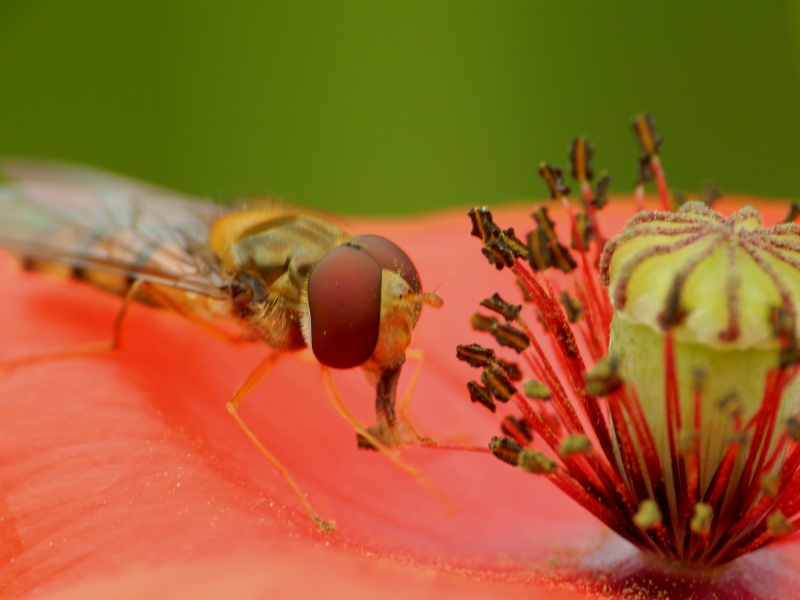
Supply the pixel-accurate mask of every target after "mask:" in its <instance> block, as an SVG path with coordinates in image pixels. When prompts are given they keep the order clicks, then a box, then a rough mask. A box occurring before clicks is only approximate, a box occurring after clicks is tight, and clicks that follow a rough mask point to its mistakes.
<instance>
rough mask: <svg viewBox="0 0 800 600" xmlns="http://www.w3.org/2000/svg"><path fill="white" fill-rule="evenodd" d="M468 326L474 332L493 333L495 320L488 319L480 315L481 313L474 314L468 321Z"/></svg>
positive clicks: (492, 318) (495, 325) (495, 327)
mask: <svg viewBox="0 0 800 600" xmlns="http://www.w3.org/2000/svg"><path fill="white" fill-rule="evenodd" d="M469 323H470V325H472V328H473V329H474V330H475V331H488V332H489V333H492V332H494V330H495V329H497V325H498V322H497V319H495V318H494V317H489V316H486V315H482V314H481V313H475V314H474V315H472V317H470V320H469Z"/></svg>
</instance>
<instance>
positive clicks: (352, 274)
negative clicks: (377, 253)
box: [308, 245, 381, 369]
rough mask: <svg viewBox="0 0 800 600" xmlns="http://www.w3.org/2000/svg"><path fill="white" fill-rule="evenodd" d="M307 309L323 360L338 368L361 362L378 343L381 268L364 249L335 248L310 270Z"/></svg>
mask: <svg viewBox="0 0 800 600" xmlns="http://www.w3.org/2000/svg"><path fill="white" fill-rule="evenodd" d="M308 310H309V316H310V319H309V320H310V324H311V349H312V351H313V352H314V356H315V357H316V358H317V360H318V361H319V362H321V363H322V364H323V365H327V366H329V367H333V368H335V369H349V368H351V367H356V366H358V365H361V364H363V363H364V362H366V360H367V359H368V358H369V357H370V356H372V353H373V352H374V351H375V346H376V345H377V343H378V329H379V327H380V321H381V266H380V265H379V264H378V263H377V262H376V261H375V259H374V258H373V257H372V256H370V255H369V254H368V253H367V252H364V251H363V250H361V249H360V248H355V247H352V246H349V245H344V246H339V247H338V248H334V249H333V250H331V251H330V252H328V253H327V254H326V255H325V256H323V257H322V260H320V261H319V262H318V263H317V265H316V266H315V267H314V270H313V271H311V276H310V278H309V280H308Z"/></svg>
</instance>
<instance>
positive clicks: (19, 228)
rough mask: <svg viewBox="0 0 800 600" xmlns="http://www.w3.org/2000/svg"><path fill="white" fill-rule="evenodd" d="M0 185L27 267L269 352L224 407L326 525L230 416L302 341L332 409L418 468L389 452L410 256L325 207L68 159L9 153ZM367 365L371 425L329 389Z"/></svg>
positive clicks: (419, 302)
mask: <svg viewBox="0 0 800 600" xmlns="http://www.w3.org/2000/svg"><path fill="white" fill-rule="evenodd" d="M4 172H5V173H6V175H7V176H8V177H9V178H10V181H9V182H8V183H5V184H3V185H1V186H0V247H2V248H5V249H6V250H8V251H10V252H11V253H12V254H15V255H17V256H18V257H20V259H21V261H22V264H23V266H25V267H27V268H29V269H31V270H41V271H48V272H51V273H56V274H60V275H62V276H68V277H73V278H76V279H80V280H83V281H86V282H88V283H90V284H93V285H95V286H97V287H99V288H101V289H104V290H107V291H110V292H113V293H116V294H119V295H121V296H123V297H124V301H123V307H122V309H121V311H120V315H119V317H118V318H117V323H116V325H115V328H114V335H113V340H112V344H111V345H112V346H114V345H116V344H117V343H118V340H119V333H120V324H121V323H122V317H123V316H124V313H125V310H126V308H127V306H128V304H129V303H130V302H131V301H133V300H136V301H142V302H146V303H149V304H152V305H156V306H160V307H164V308H168V309H171V310H174V311H176V312H178V313H180V314H181V315H183V316H185V317H187V318H189V319H191V320H193V321H195V322H198V323H201V324H205V325H206V326H209V324H211V323H214V322H215V321H218V320H222V321H228V322H233V323H235V325H236V326H237V329H239V330H240V332H241V336H242V339H244V340H247V341H257V342H263V343H265V344H267V345H268V346H270V347H271V348H272V351H271V353H270V354H269V355H268V356H267V358H266V359H265V360H264V361H263V362H262V363H261V364H260V365H259V366H258V367H257V368H256V369H255V370H254V371H253V372H252V373H251V374H250V375H249V377H248V378H247V379H246V381H245V382H244V384H243V385H242V386H241V387H240V388H239V389H238V391H237V392H236V393H235V394H234V395H233V397H232V398H231V400H230V401H229V402H228V404H227V408H228V412H229V413H230V414H231V415H232V417H233V418H234V419H235V420H236V422H237V424H238V425H239V427H240V428H241V429H242V431H243V432H244V433H245V435H246V436H247V437H248V438H249V439H250V440H251V441H252V442H253V443H254V444H255V445H256V447H257V448H258V449H259V451H260V452H261V454H262V455H263V456H264V457H265V458H266V459H267V460H268V461H269V462H270V463H271V464H272V465H273V466H274V467H275V468H276V470H277V471H278V473H279V474H281V476H282V477H283V478H284V479H285V480H286V482H287V483H288V484H289V486H290V487H291V488H292V489H293V490H294V492H295V494H296V495H297V497H298V498H299V500H300V501H301V503H302V504H303V506H304V508H305V509H306V511H307V512H308V513H309V515H310V516H311V518H312V519H313V520H314V522H315V523H316V524H317V525H319V526H320V527H321V528H323V529H330V528H332V527H333V523H332V522H330V521H326V520H324V519H322V518H321V517H320V516H319V515H318V514H317V512H316V511H315V510H314V508H313V507H312V506H311V504H310V503H309V501H308V500H307V499H306V497H305V494H303V493H302V491H301V490H300V488H299V487H298V486H297V484H296V483H295V482H294V480H293V479H292V478H291V476H290V475H289V474H288V472H287V471H286V470H285V469H284V468H283V467H282V465H281V464H280V462H279V461H278V460H277V459H276V458H275V457H274V456H273V455H272V453H270V452H269V451H268V450H267V448H266V447H265V446H264V445H263V444H262V443H261V442H260V441H259V440H258V438H257V437H256V436H255V435H254V434H253V433H252V432H251V430H250V429H249V427H248V426H247V425H246V424H245V422H244V421H243V420H242V419H241V417H240V416H239V414H238V411H237V409H238V407H239V405H240V403H241V402H242V400H243V399H244V398H245V396H246V395H247V394H248V393H249V392H250V391H251V390H252V389H253V388H254V387H255V386H256V385H257V384H258V383H259V382H260V381H261V380H262V379H263V378H264V377H265V376H266V375H267V373H269V371H270V370H271V369H272V368H273V366H274V365H275V362H276V361H277V360H278V358H279V357H280V356H281V355H282V354H284V353H286V352H289V351H295V350H300V349H303V348H306V347H308V348H310V349H311V351H312V352H313V354H314V357H315V358H316V360H317V361H318V362H319V363H320V364H321V365H322V366H323V383H324V386H325V389H326V391H327V392H328V395H329V397H330V398H331V401H332V402H333V403H334V405H335V406H336V408H337V410H339V412H340V413H341V414H342V415H343V416H344V417H345V418H346V419H347V420H348V421H349V422H350V423H351V424H352V425H353V427H354V428H355V429H356V431H357V432H358V434H359V435H358V439H359V444H360V445H362V446H364V447H371V448H375V449H377V450H379V451H381V452H383V453H384V454H385V455H386V456H387V457H388V458H389V459H390V460H392V461H394V462H395V463H396V464H398V466H400V467H401V468H403V469H405V470H406V471H408V472H410V473H411V474H412V475H415V476H416V475H418V474H419V472H418V471H416V470H415V469H414V468H413V467H410V466H408V465H406V464H405V463H403V462H402V461H400V460H399V459H398V458H397V457H396V456H395V455H394V453H392V452H391V451H390V450H389V448H391V447H393V446H399V445H402V444H403V443H405V442H408V441H409V438H413V437H414V436H416V432H415V431H414V430H413V428H412V427H411V426H410V425H409V424H408V423H406V422H405V421H404V420H403V419H402V418H400V416H399V415H398V414H397V411H396V394H397V383H398V379H399V376H400V372H401V370H402V367H403V364H404V362H405V360H406V354H407V348H408V346H409V344H410V341H411V335H412V331H413V329H414V327H415V325H416V323H417V320H418V319H419V316H420V312H421V309H422V307H423V306H425V305H427V306H431V307H438V306H441V304H442V301H441V299H440V298H439V297H438V296H436V295H435V294H433V293H424V292H423V291H422V287H421V283H420V278H419V274H418V273H417V270H416V268H415V267H414V264H413V263H412V261H411V259H410V258H409V257H408V255H407V254H406V253H405V252H404V251H403V250H401V249H400V248H399V247H398V246H397V245H395V244H394V243H393V242H391V241H390V240H388V239H386V238H383V237H380V236H377V235H359V236H354V235H352V234H351V233H349V232H348V231H347V230H346V228H345V227H344V225H343V224H342V222H340V221H339V220H338V219H336V218H335V217H332V216H330V215H326V214H322V213H315V212H310V211H298V210H297V209H294V208H291V207H288V206H286V205H284V204H281V203H277V202H271V201H263V200H261V201H250V202H245V203H243V204H242V205H241V206H239V207H237V208H235V209H231V208H226V207H223V206H220V205H217V204H213V203H211V202H207V201H202V200H197V199H193V198H189V197H187V196H183V195H180V194H178V193H174V192H170V191H166V190H164V189H161V188H158V187H155V186H150V185H147V184H143V183H139V182H136V181H133V180H129V179H127V178H124V177H121V176H117V175H112V174H109V173H104V172H101V171H96V170H92V169H88V168H82V167H75V166H69V165H61V164H53V163H37V162H13V163H8V164H5V165H4ZM358 366H360V367H362V368H363V369H364V371H365V373H366V375H367V378H368V379H369V381H370V383H371V384H372V385H373V386H374V387H375V390H376V400H375V405H376V423H375V425H373V426H372V427H369V428H365V427H364V426H363V425H361V424H360V423H359V422H358V421H357V420H356V419H355V417H354V416H353V415H352V414H351V413H349V411H348V410H347V409H346V407H345V405H344V403H343V402H342V401H341V398H340V397H339V395H338V393H337V392H336V389H335V386H334V385H333V380H332V378H331V375H330V369H349V368H353V367H358Z"/></svg>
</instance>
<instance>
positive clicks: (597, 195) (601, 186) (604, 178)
mask: <svg viewBox="0 0 800 600" xmlns="http://www.w3.org/2000/svg"><path fill="white" fill-rule="evenodd" d="M610 185H611V176H610V175H609V174H608V173H603V174H602V175H601V176H600V179H598V180H597V184H596V185H595V188H594V196H593V197H592V199H591V200H590V201H589V203H590V204H591V205H592V206H594V207H595V208H598V209H599V208H603V207H604V206H605V205H606V204H608V186H610Z"/></svg>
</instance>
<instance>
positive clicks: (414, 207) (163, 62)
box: [0, 0, 800, 214]
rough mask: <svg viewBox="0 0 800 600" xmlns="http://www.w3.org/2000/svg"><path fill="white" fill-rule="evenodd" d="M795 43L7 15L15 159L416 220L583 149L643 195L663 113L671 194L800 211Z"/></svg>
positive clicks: (145, 9) (325, 15) (633, 23)
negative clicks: (637, 119) (413, 215)
mask: <svg viewBox="0 0 800 600" xmlns="http://www.w3.org/2000/svg"><path fill="white" fill-rule="evenodd" d="M601 6H602V7H603V8H601ZM798 31H800V8H799V7H798V5H797V3H788V2H766V3H757V2H749V3H746V2H736V3H713V4H710V3H709V4H704V3H697V2H688V1H685V0H682V1H678V2H669V3H667V2H647V3H644V2H630V1H626V2H615V3H597V2H586V1H580V2H579V1H576V2H563V1H559V2H555V1H547V2H545V1H533V0H530V1H524V0H493V1H486V2H479V1H476V0H461V1H458V0H438V1H436V0H425V1H422V0H405V1H399V0H382V1H378V0H375V1H367V0H340V1H338V2H329V1H317V2H312V1H303V0H277V1H256V0H251V1H236V0H233V1H228V2H197V1H196V0H137V1H109V0H72V1H66V2H65V1H63V0H0V154H3V155H9V154H10V155H33V156H46V157H57V158H62V159H68V160H74V161H81V162H86V163H89V164H94V165H98V166H101V167H104V168H108V169H113V170H117V171H121V172H123V173H127V174H130V175H133V176H135V177H139V178H143V179H146V180H149V181H155V182H158V183H161V184H164V185H168V186H171V187H175V188H178V189H182V190H185V191H189V192H193V193H196V194H200V195H203V196H213V197H217V198H222V199H230V198H233V197H235V196H238V195H242V194H252V193H264V194H270V195H276V196H279V197H283V198H286V199H289V200H292V201H295V202H299V203H303V204H307V205H312V206H320V207H326V208H328V209H332V210H337V211H339V212H344V213H351V214H352V213H386V214H392V213H408V212H415V211H420V210H426V209H431V208H436V207H442V206H448V205H468V204H475V203H490V204H496V203H498V202H501V201H507V200H514V199H520V198H525V197H532V196H537V197H540V196H543V195H544V193H545V189H544V186H543V184H542V183H540V182H539V180H538V179H537V177H536V175H535V168H536V165H537V163H538V162H539V161H541V160H544V159H547V160H549V161H551V162H553V163H558V164H565V163H566V148H567V144H568V142H569V140H570V139H571V138H572V137H574V136H575V135H577V134H585V135H587V136H589V137H590V139H591V140H592V141H593V142H594V143H595V145H596V146H597V148H598V153H597V158H596V167H597V169H596V170H602V169H608V170H609V171H611V173H612V177H613V178H614V189H616V190H618V191H628V190H630V189H631V187H632V183H633V181H634V180H635V178H636V168H635V166H636V158H637V156H638V148H637V146H636V143H635V140H634V138H633V135H632V133H631V128H630V124H629V122H630V119H631V117H632V116H633V115H635V114H636V113H638V112H640V111H643V110H646V111H649V112H651V113H652V114H653V115H654V117H655V118H656V121H657V123H658V124H659V126H660V130H661V132H662V135H663V137H664V139H665V144H664V146H663V148H662V156H663V159H664V163H665V165H666V168H667V173H668V176H669V178H670V182H671V184H672V186H673V187H674V188H675V189H680V190H684V191H693V190H699V189H701V188H702V186H703V184H704V182H705V181H707V180H708V179H714V180H716V181H718V182H719V183H720V185H721V187H722V189H723V191H725V192H728V193H733V192H745V193H753V194H759V195H764V196H775V197H791V196H795V197H796V196H797V195H798V193H799V190H800V185H798V176H797V175H796V170H797V165H798V164H799V163H800V150H798V141H799V140H800V38H799V37H798Z"/></svg>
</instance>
